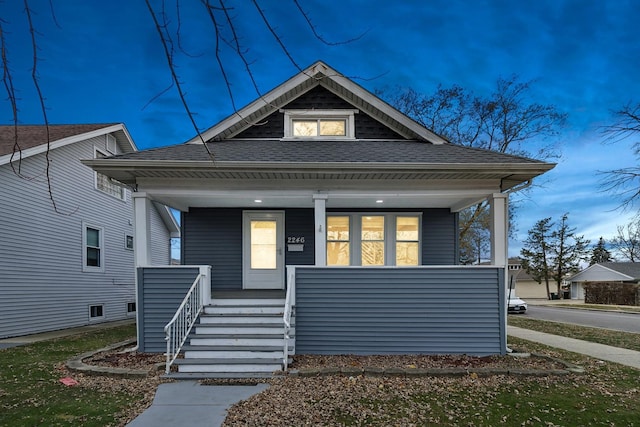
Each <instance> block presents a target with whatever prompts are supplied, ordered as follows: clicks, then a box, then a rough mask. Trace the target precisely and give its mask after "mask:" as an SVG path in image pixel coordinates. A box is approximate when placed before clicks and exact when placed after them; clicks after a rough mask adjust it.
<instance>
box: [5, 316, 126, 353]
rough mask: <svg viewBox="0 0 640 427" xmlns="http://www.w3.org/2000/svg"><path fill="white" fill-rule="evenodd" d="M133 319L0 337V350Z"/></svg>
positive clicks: (110, 326)
mask: <svg viewBox="0 0 640 427" xmlns="http://www.w3.org/2000/svg"><path fill="white" fill-rule="evenodd" d="M134 322H135V319H127V320H116V321H114V322H103V323H95V324H93V325H87V326H78V327H76V328H68V329H59V330H57V331H51V332H42V333H39V334H31V335H23V336H20V337H13V338H5V339H0V350H2V349H3V348H11V347H18V346H20V345H27V344H33V343H34V342H39V341H47V340H53V339H56V338H62V337H68V336H71V335H79V334H83V333H85V332H91V331H95V330H96V329H106V328H115V327H117V326H124V325H131V324H133V323H134Z"/></svg>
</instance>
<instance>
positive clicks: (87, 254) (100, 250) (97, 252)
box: [82, 223, 104, 272]
mask: <svg viewBox="0 0 640 427" xmlns="http://www.w3.org/2000/svg"><path fill="white" fill-rule="evenodd" d="M82 271H87V272H89V271H104V230H103V228H102V227H96V226H93V225H89V224H86V223H83V224H82Z"/></svg>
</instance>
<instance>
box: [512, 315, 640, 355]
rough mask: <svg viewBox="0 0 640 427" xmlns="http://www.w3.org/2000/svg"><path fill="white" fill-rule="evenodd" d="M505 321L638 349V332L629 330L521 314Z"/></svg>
mask: <svg viewBox="0 0 640 427" xmlns="http://www.w3.org/2000/svg"><path fill="white" fill-rule="evenodd" d="M638 321H640V316H638ZM507 323H508V324H509V325H512V326H517V327H519V328H525V329H531V330H534V331H539V332H545V333H548V334H553V335H560V336H563V337H568V338H575V339H578V340H584V341H591V342H595V343H599V344H605V345H611V346H613V347H620V348H626V349H629V350H636V351H640V334H634V333H631V332H619V331H613V330H610V329H602V328H590V327H588V326H579V325H572V324H569V323H560V322H551V321H547V320H538V319H531V318H528V317H526V316H522V315H518V316H509V317H508V318H507ZM509 341H511V338H509Z"/></svg>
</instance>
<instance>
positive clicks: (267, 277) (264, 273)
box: [242, 211, 284, 289]
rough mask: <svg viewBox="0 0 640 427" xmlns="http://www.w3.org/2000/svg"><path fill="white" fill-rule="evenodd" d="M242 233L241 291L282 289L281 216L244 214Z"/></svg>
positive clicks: (282, 242)
mask: <svg viewBox="0 0 640 427" xmlns="http://www.w3.org/2000/svg"><path fill="white" fill-rule="evenodd" d="M242 230H243V246H242V248H243V261H242V270H243V274H242V287H243V288H244V289H284V212H282V211H245V212H243V218H242Z"/></svg>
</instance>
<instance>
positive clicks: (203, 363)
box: [169, 298, 295, 379]
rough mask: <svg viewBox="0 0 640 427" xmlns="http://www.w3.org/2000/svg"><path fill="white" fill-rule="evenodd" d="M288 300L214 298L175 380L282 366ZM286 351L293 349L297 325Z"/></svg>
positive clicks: (250, 374) (258, 374)
mask: <svg viewBox="0 0 640 427" xmlns="http://www.w3.org/2000/svg"><path fill="white" fill-rule="evenodd" d="M284 303H285V300H284V298H214V304H212V305H210V306H207V307H205V308H204V313H203V314H201V316H200V318H199V319H198V323H196V325H195V326H194V329H193V330H192V332H191V335H190V336H189V339H188V340H187V344H186V345H185V346H184V347H183V348H182V353H183V355H184V358H178V359H176V361H175V362H174V365H176V366H177V368H178V371H177V372H172V373H171V374H169V377H171V378H189V379H193V378H263V377H270V376H271V375H272V374H273V372H275V371H282V369H283V358H284V354H283V348H284V322H283V320H282V315H283V312H284ZM293 322H294V319H293V318H292V328H291V332H290V336H291V339H290V341H289V347H288V351H289V354H293V353H294V351H295V339H294V334H295V325H294V324H293Z"/></svg>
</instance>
